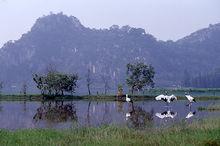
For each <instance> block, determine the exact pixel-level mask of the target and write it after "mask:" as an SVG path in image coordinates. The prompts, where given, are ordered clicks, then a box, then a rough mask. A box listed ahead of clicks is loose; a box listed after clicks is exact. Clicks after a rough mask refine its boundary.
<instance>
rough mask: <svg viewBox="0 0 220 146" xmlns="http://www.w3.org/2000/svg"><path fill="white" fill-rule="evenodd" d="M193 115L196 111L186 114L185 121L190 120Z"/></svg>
mask: <svg viewBox="0 0 220 146" xmlns="http://www.w3.org/2000/svg"><path fill="white" fill-rule="evenodd" d="M195 114H196V111H194V112H192V111H190V112H189V113H188V114H187V116H186V119H189V118H192V117H193V116H194V115H195Z"/></svg>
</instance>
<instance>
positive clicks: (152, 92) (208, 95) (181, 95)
mask: <svg viewBox="0 0 220 146" xmlns="http://www.w3.org/2000/svg"><path fill="white" fill-rule="evenodd" d="M165 92H168V94H169V95H170V94H174V95H176V96H177V97H178V99H186V98H185V92H188V93H189V94H191V95H192V96H194V97H197V100H209V99H213V100H215V99H220V88H184V89H180V88H154V89H148V90H145V91H143V92H139V93H136V94H134V95H130V94H129V95H130V96H131V97H132V98H133V99H134V100H146V99H154V97H155V96H157V95H160V94H165ZM43 99H47V100H54V99H57V100H61V99H63V100H73V99H76V100H116V95H113V94H111V95H110V94H108V95H101V94H100V95H90V96H88V95H80V96H78V95H65V96H59V97H54V96H52V97H43V96H42V95H37V94H28V95H26V96H24V95H19V94H17V95H16V94H15V95H0V100H10V101H11V100H30V101H31V100H33V101H39V100H43Z"/></svg>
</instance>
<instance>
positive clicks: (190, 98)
mask: <svg viewBox="0 0 220 146" xmlns="http://www.w3.org/2000/svg"><path fill="white" fill-rule="evenodd" d="M185 96H186V98H187V99H188V100H189V104H188V105H190V104H192V103H193V102H196V100H195V98H194V97H192V96H191V95H189V94H185ZM188 105H187V106H188Z"/></svg>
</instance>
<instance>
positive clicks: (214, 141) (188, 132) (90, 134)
mask: <svg viewBox="0 0 220 146" xmlns="http://www.w3.org/2000/svg"><path fill="white" fill-rule="evenodd" d="M0 145H13V146H14V145H15V146H16V145H22V146H29V145H33V146H35V145H39V146H45V145H54V146H65V145H66V146H67V145H112V146H129V145H134V146H138V145H153V146H154V145H162V146H170V145H174V146H175V145H210V146H212V145H213V146H218V145H220V119H209V120H204V121H197V122H193V123H192V124H189V125H188V124H186V123H185V124H180V125H175V126H173V127H170V128H168V129H157V130H152V129H148V130H147V129H146V130H142V131H140V130H134V129H129V128H125V127H123V128H119V127H114V126H103V127H100V128H91V127H90V128H77V129H71V130H61V131H58V130H51V129H44V130H43V129H32V130H18V131H5V130H3V131H0Z"/></svg>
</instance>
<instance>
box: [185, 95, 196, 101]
mask: <svg viewBox="0 0 220 146" xmlns="http://www.w3.org/2000/svg"><path fill="white" fill-rule="evenodd" d="M186 98H187V99H188V100H193V99H194V98H193V97H192V96H190V95H186Z"/></svg>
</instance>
